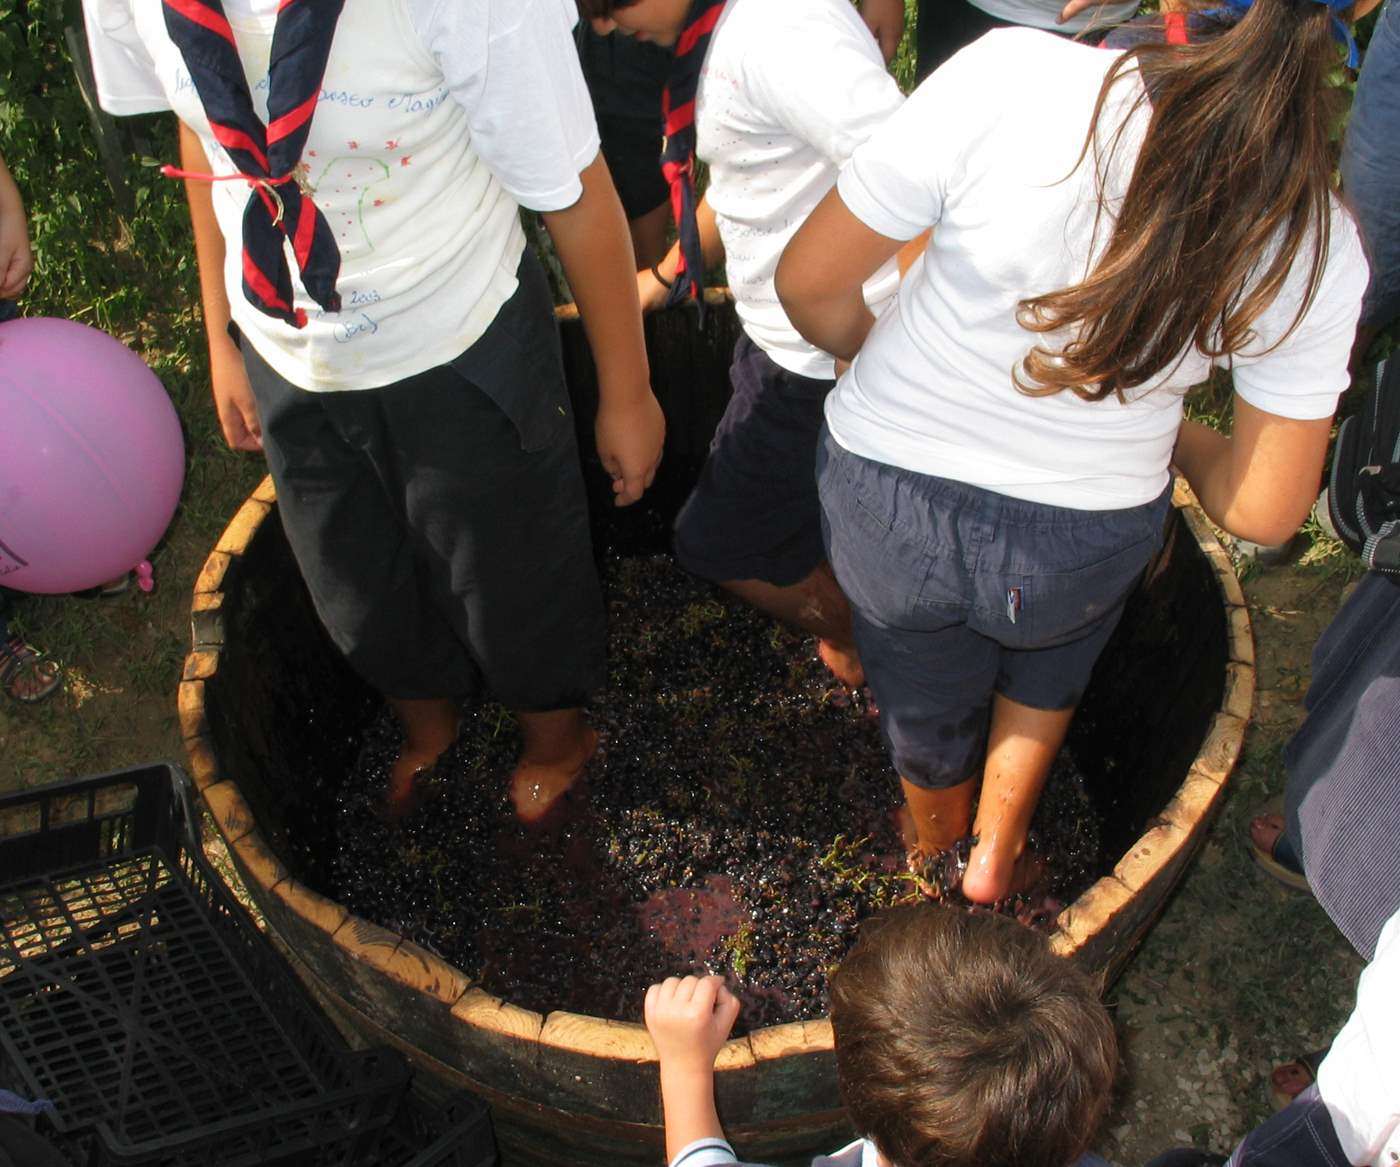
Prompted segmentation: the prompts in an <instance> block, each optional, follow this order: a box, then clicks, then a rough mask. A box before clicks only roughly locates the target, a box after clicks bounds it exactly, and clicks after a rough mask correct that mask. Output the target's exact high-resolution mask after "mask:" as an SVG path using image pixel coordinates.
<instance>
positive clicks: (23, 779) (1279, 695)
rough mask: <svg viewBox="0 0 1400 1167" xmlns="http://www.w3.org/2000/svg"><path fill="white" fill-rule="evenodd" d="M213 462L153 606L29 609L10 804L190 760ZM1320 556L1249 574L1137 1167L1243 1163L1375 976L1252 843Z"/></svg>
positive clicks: (1306, 630)
mask: <svg viewBox="0 0 1400 1167" xmlns="http://www.w3.org/2000/svg"><path fill="white" fill-rule="evenodd" d="M204 464H205V466H206V469H205V470H204V471H203V472H202V473H203V474H204V475H205V476H206V477H205V480H204V481H203V482H202V483H196V484H193V485H194V486H195V487H196V489H194V490H192V491H187V495H186V497H187V499H189V500H192V501H188V502H187V503H186V505H185V507H184V509H183V510H182V512H181V514H180V515H179V516H178V517H177V521H176V525H175V527H174V528H173V529H172V532H171V535H170V537H169V539H168V541H167V543H166V545H165V547H164V549H163V550H162V552H161V554H160V556H159V558H158V560H157V574H158V579H159V588H158V590H157V592H156V593H155V594H154V595H152V596H144V595H141V594H139V593H136V592H134V591H133V592H132V593H129V594H127V595H125V596H122V597H119V598H117V599H114V600H108V601H95V600H89V601H79V600H73V599H67V598H64V599H44V600H39V601H32V600H31V601H26V602H25V604H24V605H23V606H22V607H21V610H20V620H21V622H22V623H23V624H24V625H25V626H26V627H27V628H28V629H29V631H30V633H31V636H32V638H33V639H34V640H36V641H38V642H39V643H41V644H43V645H44V646H45V647H47V648H49V649H51V650H52V651H54V652H55V654H56V655H58V656H59V657H60V659H62V660H63V661H64V663H65V665H66V666H67V668H68V685H67V688H66V690H65V692H64V693H63V694H62V695H61V696H59V697H58V698H57V699H55V700H53V701H51V702H49V703H47V704H45V705H41V706H34V707H25V706H19V705H16V704H15V703H13V702H9V701H3V700H0V743H3V744H2V745H0V790H6V789H14V788H17V787H22V786H26V785H32V784H35V783H38V782H43V781H46V780H51V779H54V778H58V777H61V776H64V775H68V774H76V773H83V772H96V771H101V770H106V769H112V768H116V767H118V766H122V765H126V764H129V763H133V762H138V761H145V760H149V759H153V758H162V757H169V758H179V757H180V745H179V739H178V734H177V733H176V729H175V697H174V694H175V685H176V682H177V679H178V676H179V669H180V664H181V660H182V657H183V655H184V652H185V647H186V644H187V639H188V632H187V620H186V607H187V604H188V595H189V589H190V584H191V582H192V580H193V578H194V575H195V573H196V572H197V570H198V567H199V564H200V563H201V562H202V559H203V556H204V553H205V549H207V548H208V547H209V546H210V545H211V544H212V543H213V541H214V539H215V537H216V536H217V533H218V530H219V528H220V526H221V523H222V521H223V519H224V517H226V516H227V514H229V513H231V510H232V507H231V506H229V505H227V502H228V500H229V499H231V498H236V497H237V496H238V495H239V493H240V492H243V491H246V490H248V489H251V487H252V486H253V485H254V484H255V482H256V480H257V477H258V467H257V466H256V465H255V464H253V463H252V462H250V461H246V460H241V459H236V458H233V457H231V456H227V455H226V454H221V453H218V452H215V451H213V450H212V449H211V451H210V455H209V458H208V459H207V460H206V461H205V463H204ZM217 500H222V502H219V501H217ZM1315 551H1316V548H1314V551H1312V552H1309V553H1308V555H1306V556H1304V558H1303V561H1302V562H1301V563H1295V564H1293V565H1290V566H1287V567H1282V568H1275V569H1271V570H1269V571H1266V572H1258V571H1255V572H1253V573H1247V578H1246V580H1245V591H1246V594H1247V597H1248V600H1249V604H1250V609H1251V615H1252V618H1253V620H1254V629H1255V637H1256V642H1257V653H1258V662H1259V688H1258V695H1257V705H1256V716H1255V721H1254V724H1253V725H1252V727H1251V729H1250V732H1249V735H1248V738H1247V740H1246V745H1245V754H1244V758H1243V760H1242V763H1241V766H1240V768H1239V769H1238V770H1237V771H1236V774H1235V775H1234V777H1233V778H1232V780H1231V784H1230V790H1229V794H1228V798H1227V800H1226V805H1225V808H1224V810H1223V812H1222V815H1221V817H1220V819H1219V820H1218V821H1217V823H1216V824H1215V827H1214V829H1213V831H1212V834H1211V837H1210V839H1209V840H1208V842H1207V844H1206V846H1205V847H1204V849H1203V851H1202V853H1201V855H1200V856H1199V858H1198V859H1197V860H1196V862H1195V863H1194V864H1193V866H1192V867H1191V869H1190V871H1189V872H1188V874H1187V877H1186V879H1185V880H1184V882H1183V884H1182V886H1181V888H1180V890H1179V891H1178V893H1177V894H1176V896H1175V897H1174V899H1173V900H1172V901H1171V903H1170V904H1169V906H1168V908H1167V910H1166V912H1165V913H1164V915H1163V917H1162V919H1161V920H1160V922H1159V923H1158V924H1157V926H1156V927H1155V928H1154V929H1153V930H1152V932H1151V933H1150V934H1149V936H1148V938H1147V940H1146V941H1145V943H1144V944H1143V946H1142V948H1141V950H1140V952H1139V953H1138V954H1137V956H1136V957H1135V959H1134V960H1133V962H1132V964H1131V965H1130V966H1129V967H1128V969H1127V971H1126V972H1125V973H1124V975H1123V976H1122V977H1121V978H1120V980H1119V981H1118V982H1117V984H1115V985H1114V986H1113V987H1112V988H1111V989H1110V991H1109V993H1108V1000H1109V1003H1110V1005H1111V1007H1112V1008H1113V1010H1114V1013H1115V1016H1116V1019H1117V1024H1118V1028H1119V1032H1120V1035H1121V1038H1122V1046H1123V1053H1124V1072H1123V1074H1122V1080H1121V1088H1120V1095H1119V1097H1118V1099H1117V1102H1116V1105H1115V1108H1114V1111H1113V1113H1112V1115H1111V1117H1110V1120H1109V1122H1108V1123H1107V1125H1106V1127H1105V1130H1104V1132H1103V1134H1102V1135H1101V1137H1100V1140H1099V1150H1100V1151H1101V1152H1102V1153H1104V1154H1105V1155H1107V1156H1108V1157H1110V1158H1112V1159H1114V1160H1115V1161H1117V1162H1119V1163H1122V1164H1124V1165H1130V1164H1137V1163H1142V1162H1144V1161H1145V1160H1146V1159H1148V1158H1150V1157H1151V1156H1152V1155H1153V1154H1155V1153H1157V1152H1159V1151H1161V1150H1163V1149H1165V1148H1167V1147H1170V1146H1173V1145H1179V1144H1185V1143H1195V1144H1197V1145H1199V1146H1203V1147H1210V1148H1212V1149H1215V1150H1218V1151H1228V1150H1229V1149H1230V1147H1231V1146H1232V1145H1233V1143H1234V1142H1235V1141H1236V1140H1237V1139H1238V1138H1239V1137H1240V1136H1241V1135H1242V1134H1244V1133H1245V1132H1246V1131H1247V1130H1248V1129H1250V1128H1251V1127H1252V1126H1253V1125H1255V1124H1256V1123H1257V1122H1259V1121H1261V1120H1262V1119H1263V1118H1264V1117H1266V1116H1267V1114H1268V1087H1267V1079H1268V1073H1269V1070H1270V1068H1271V1067H1272V1065H1273V1064H1274V1063H1275V1062H1278V1061H1281V1060H1286V1059H1287V1058H1289V1057H1291V1056H1293V1055H1294V1054H1296V1053H1298V1052H1300V1051H1303V1050H1308V1049H1312V1048H1316V1047H1318V1046H1320V1045H1321V1044H1323V1043H1324V1042H1325V1040H1326V1039H1327V1038H1328V1037H1329V1036H1330V1035H1331V1034H1332V1033H1333V1032H1335V1030H1336V1029H1337V1027H1338V1026H1339V1025H1340V1023H1341V1021H1342V1020H1343V1019H1344V1018H1345V1017H1346V1015H1347V1013H1348V1012H1349V1011H1350V1006H1351V1002H1352V999H1353V996H1354V989H1355V981H1356V976H1357V974H1358V972H1359V970H1360V961H1359V960H1358V958H1357V957H1356V956H1355V954H1354V953H1353V952H1352V951H1351V949H1350V948H1349V947H1348V946H1347V944H1346V943H1345V942H1344V941H1343V940H1342V939H1341V937H1340V935H1339V934H1338V933H1337V932H1336V931H1335V929H1333V928H1332V927H1331V925H1330V924H1329V922H1328V921H1327V919H1326V917H1325V916H1324V915H1323V913H1322V912H1321V910H1320V909H1319V908H1318V907H1317V905H1316V904H1315V903H1314V902H1313V901H1312V900H1311V898H1310V897H1307V896H1304V895H1299V894H1297V893H1293V892H1289V891H1286V890H1285V889H1283V888H1281V887H1279V886H1277V885H1275V884H1274V883H1273V882H1272V881H1270V880H1269V879H1268V878H1267V877H1265V876H1263V875H1262V874H1261V873H1260V872H1258V870H1257V869H1256V868H1255V867H1254V866H1253V864H1252V863H1251V861H1250V859H1249V856H1248V852H1247V851H1246V849H1245V847H1244V844H1243V841H1242V840H1243V837H1244V834H1243V832H1244V826H1245V824H1246V823H1247V821H1248V817H1249V815H1250V813H1251V812H1252V811H1253V809H1254V808H1256V807H1257V806H1258V805H1259V804H1260V803H1262V802H1263V801H1264V800H1265V799H1266V798H1267V797H1268V796H1269V795H1270V794H1272V793H1277V792H1279V791H1281V790H1282V784H1283V773H1282V768H1281V751H1282V747H1283V744H1284V742H1285V741H1286V740H1287V737H1288V735H1289V733H1290V732H1291V731H1292V729H1293V728H1294V726H1296V724H1297V723H1298V721H1299V719H1300V714H1301V699H1302V695H1303V692H1304V691H1305V688H1306V684H1307V677H1308V663H1309V655H1310V652H1311V649H1312V646H1313V643H1314V642H1315V641H1316V639H1317V636H1318V634H1319V632H1320V631H1321V630H1322V628H1323V627H1324V626H1325V625H1326V623H1327V621H1328V620H1329V619H1330V618H1331V616H1332V613H1333V612H1334V611H1335V609H1336V607H1337V605H1338V602H1339V598H1340V595H1341V592H1342V588H1343V586H1344V584H1345V577H1346V574H1347V571H1346V570H1345V568H1344V566H1343V564H1344V561H1341V560H1339V557H1338V556H1336V555H1335V554H1329V555H1325V556H1321V557H1319V556H1317V555H1315V554H1314V552H1315Z"/></svg>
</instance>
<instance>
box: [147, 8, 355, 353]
mask: <svg viewBox="0 0 1400 1167" xmlns="http://www.w3.org/2000/svg"><path fill="white" fill-rule="evenodd" d="M344 3H345V0H281V3H280V4H279V6H278V9H277V23H276V25H275V27H274V29H273V33H272V55H271V65H270V67H269V70H268V96H267V115H268V120H267V124H266V125H264V124H263V122H262V119H261V118H259V117H258V115H257V113H256V112H254V109H253V97H252V94H251V93H249V92H248V80H247V77H246V76H245V74H244V72H243V64H242V62H241V61H240V60H239V58H238V45H237V43H236V42H235V41H234V39H233V30H232V29H231V28H230V27H229V23H228V19H227V18H226V17H225V16H224V8H223V4H222V3H221V0H163V4H164V8H165V27H166V31H167V32H169V34H170V39H171V40H172V41H174V42H175V46H176V47H177V48H178V49H179V50H180V55H181V56H182V57H183V58H184V61H185V67H186V68H187V69H188V70H189V73H190V79H191V80H192V81H193V82H194V87H195V91H196V92H197V93H198V94H199V100H200V102H201V104H202V105H203V106H204V113H205V116H206V117H207V118H208V119H209V126H210V128H211V129H212V130H213V132H214V137H215V139H216V140H217V141H218V143H219V144H220V145H221V146H223V148H224V149H225V150H227V151H228V155H229V157H230V158H231V159H233V164H234V165H235V166H236V167H237V168H238V173H237V174H236V175H229V176H227V177H230V178H241V179H244V180H245V181H246V182H247V183H248V184H249V186H251V187H252V188H253V190H252V193H251V194H250V195H249V196H248V206H247V207H246V208H245V210H244V212H243V294H244V295H245V296H247V297H248V300H249V301H250V302H251V303H252V304H253V306H254V307H256V308H257V309H258V310H259V311H262V312H265V313H267V315H269V316H275V317H276V318H277V319H279V320H285V321H286V322H287V323H288V324H290V325H291V326H292V327H293V328H301V327H303V326H304V325H305V324H306V313H305V311H304V310H302V309H300V308H294V307H293V304H292V297H293V290H292V276H291V272H290V271H289V270H288V266H287V255H286V248H285V246H284V243H285V241H287V240H290V241H291V244H292V254H293V255H294V256H295V257H296V262H297V267H298V268H299V269H300V271H301V282H302V286H303V287H305V288H306V291H307V294H308V295H309V296H310V297H311V298H312V299H313V300H315V301H316V303H318V304H319V305H321V307H322V308H324V309H325V310H326V311H327V312H338V311H340V294H339V293H338V292H337V291H336V290H335V281H336V277H337V276H338V275H339V274H340V249H339V248H338V247H337V246H336V243H335V235H334V234H333V233H332V232H331V227H330V224H329V223H327V222H326V218H325V216H324V215H322V214H321V212H320V211H319V210H318V209H317V207H316V204H315V203H313V202H312V201H311V199H310V197H309V196H308V195H307V194H305V193H304V192H303V191H302V189H301V187H300V186H299V185H298V183H297V181H296V168H297V166H298V164H299V163H300V162H301V152H302V149H303V148H304V147H305V145H306V139H307V136H308V134H309V133H310V131H311V116H312V114H314V113H315V112H316V101H317V98H318V97H319V96H320V93H321V81H322V78H323V77H324V76H325V73H326V59H327V58H328V57H329V56H330V51H331V41H332V39H333V38H334V36H335V25H336V21H337V20H338V19H339V17H340V10H341V8H342V7H343V6H344ZM164 171H165V173H166V174H168V175H170V176H171V177H179V178H204V179H212V178H213V177H214V176H212V175H198V174H196V175H191V174H186V173H185V172H183V171H179V170H176V169H175V168H174V167H165V168H164ZM220 177H224V176H220Z"/></svg>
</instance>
